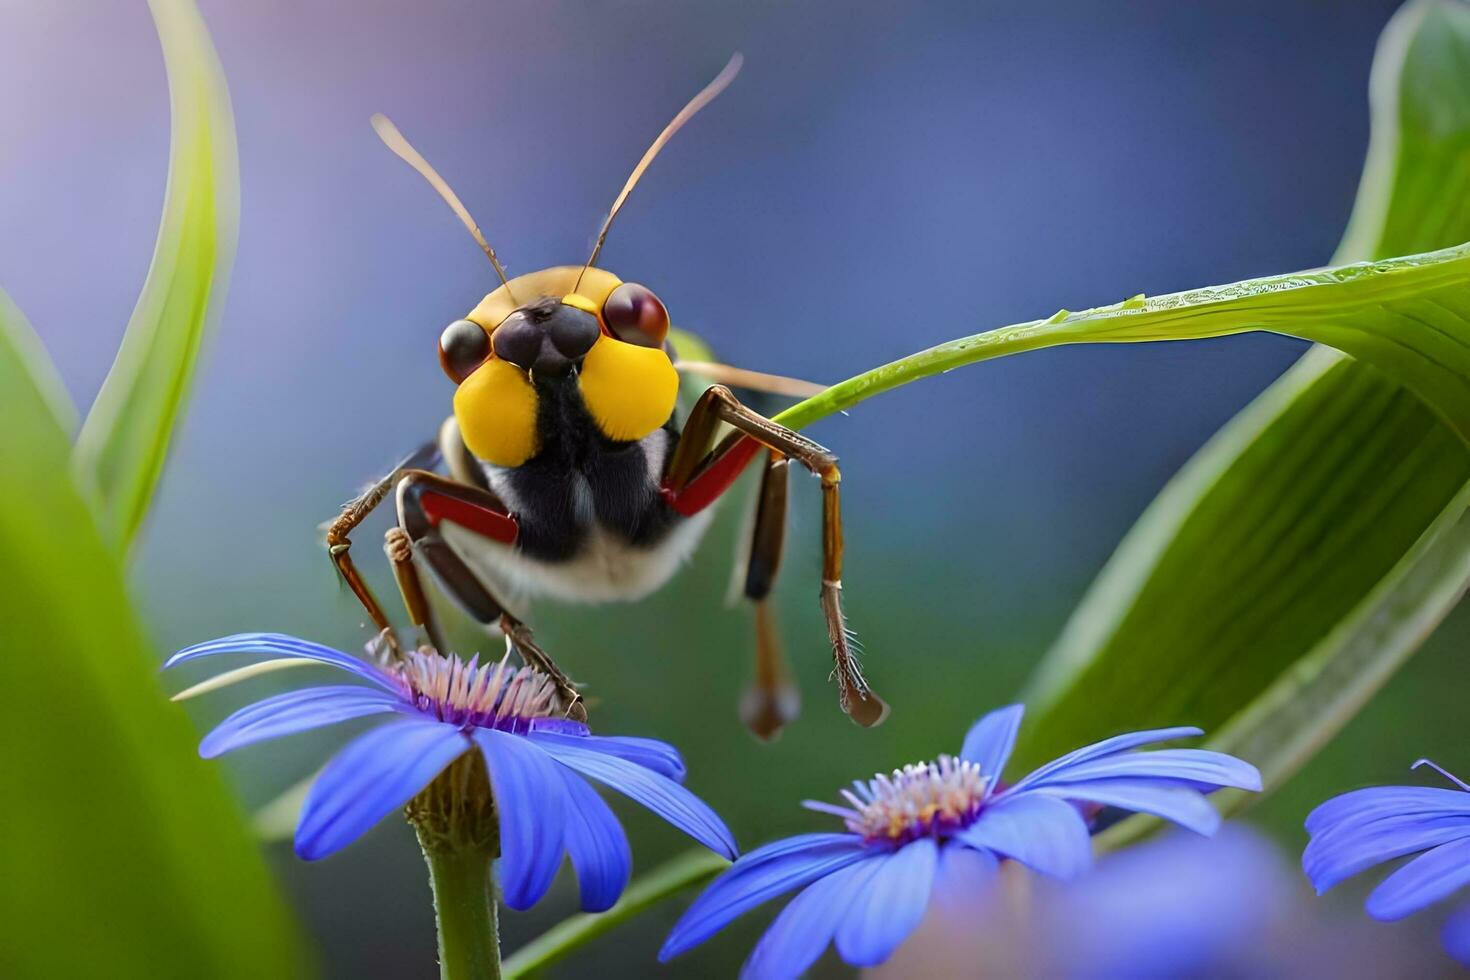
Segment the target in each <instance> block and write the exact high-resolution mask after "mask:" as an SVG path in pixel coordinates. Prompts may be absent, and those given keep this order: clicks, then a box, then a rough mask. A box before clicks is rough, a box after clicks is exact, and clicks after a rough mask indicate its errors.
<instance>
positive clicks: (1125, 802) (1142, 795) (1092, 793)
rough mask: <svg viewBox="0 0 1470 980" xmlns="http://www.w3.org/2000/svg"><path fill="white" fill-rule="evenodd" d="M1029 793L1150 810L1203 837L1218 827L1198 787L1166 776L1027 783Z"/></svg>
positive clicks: (1143, 811)
mask: <svg viewBox="0 0 1470 980" xmlns="http://www.w3.org/2000/svg"><path fill="white" fill-rule="evenodd" d="M1033 793H1039V794H1042V795H1044V796H1054V797H1057V798H1059V799H1063V800H1076V801H1079V802H1085V803H1100V804H1102V805H1103V806H1116V807H1121V808H1123V809H1125V810H1133V811H1136V812H1138V813H1152V814H1153V815H1154V816H1156V817H1163V818H1164V819H1165V820H1171V821H1173V822H1174V823H1177V824H1178V825H1179V826H1181V827H1184V828H1185V829H1187V830H1192V831H1194V832H1195V833H1197V834H1203V835H1204V836H1206V837H1209V836H1210V835H1212V834H1213V833H1214V832H1215V831H1217V830H1219V829H1220V814H1219V813H1217V812H1216V811H1215V808H1214V807H1213V806H1211V805H1210V801H1209V800H1206V799H1205V798H1204V797H1203V796H1202V795H1200V793H1199V791H1198V790H1196V789H1194V788H1192V787H1189V786H1181V785H1179V784H1177V783H1173V782H1171V781H1169V780H1167V779H1160V780H1153V779H1094V780H1089V781H1087V782H1081V783H1057V784H1055V785H1050V786H1031V787H1028V788H1027V789H1026V790H1025V791H1024V794H1025V795H1027V796H1029V795H1031V794H1033ZM1005 798H1007V797H1002V799H1005Z"/></svg>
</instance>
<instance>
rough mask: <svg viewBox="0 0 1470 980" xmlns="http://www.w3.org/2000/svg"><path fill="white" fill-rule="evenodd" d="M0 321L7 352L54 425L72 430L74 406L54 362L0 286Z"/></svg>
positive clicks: (74, 420)
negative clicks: (23, 372) (45, 405)
mask: <svg viewBox="0 0 1470 980" xmlns="http://www.w3.org/2000/svg"><path fill="white" fill-rule="evenodd" d="M0 324H3V326H0V330H3V331H4V332H5V343H6V350H7V355H8V356H10V357H12V358H14V359H15V363H16V365H17V368H18V369H20V370H23V371H25V373H26V375H27V376H28V377H29V378H30V380H31V384H32V385H33V386H34V387H35V389H36V391H37V393H38V394H39V395H40V396H41V399H42V400H43V401H44V402H45V403H46V404H47V405H48V406H50V409H51V417H52V418H53V419H55V420H56V424H57V426H58V427H59V428H61V430H62V431H64V432H71V431H72V430H74V429H75V428H76V425H77V409H76V406H75V405H73V404H72V401H71V396H70V395H68V394H67V393H66V386H65V385H63V384H62V383H61V376H60V375H59V374H57V373H56V364H55V362H53V361H52V360H51V356H50V355H49V354H47V353H46V348H45V347H44V346H43V345H42V344H41V338H40V337H38V336H36V332H35V330H33V329H32V328H31V324H30V321H29V320H27V319H26V318H25V314H23V313H22V312H21V311H20V307H18V306H16V305H15V303H13V302H11V299H10V297H9V296H8V295H6V293H5V291H4V290H3V289H0Z"/></svg>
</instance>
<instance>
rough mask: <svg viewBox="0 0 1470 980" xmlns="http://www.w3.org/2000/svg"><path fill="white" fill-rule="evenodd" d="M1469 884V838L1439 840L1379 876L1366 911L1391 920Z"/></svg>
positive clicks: (1411, 912) (1410, 912)
mask: <svg viewBox="0 0 1470 980" xmlns="http://www.w3.org/2000/svg"><path fill="white" fill-rule="evenodd" d="M1467 884H1470V840H1457V841H1452V842H1450V843H1448V844H1441V845H1440V846H1438V847H1436V848H1435V849H1434V850H1432V851H1430V852H1429V853H1427V854H1421V855H1419V856H1418V857H1416V858H1415V859H1414V860H1412V861H1410V862H1409V863H1408V864H1406V865H1404V866H1403V867H1402V868H1399V869H1398V870H1397V871H1395V872H1394V873H1393V874H1391V875H1389V876H1388V877H1387V878H1385V879H1384V880H1383V884H1381V885H1379V886H1378V887H1377V888H1375V889H1373V893H1372V894H1371V895H1369V896H1368V905H1367V908H1368V914H1369V915H1371V916H1373V918H1375V919H1381V920H1383V921H1385V922H1392V921H1393V920H1394V919H1402V918H1403V917H1404V916H1406V915H1411V914H1413V913H1415V912H1417V911H1419V910H1420V909H1422V908H1425V907H1427V906H1430V905H1433V904H1434V903H1435V902H1437V901H1439V900H1440V899H1442V898H1447V897H1449V896H1450V895H1452V894H1453V893H1455V892H1456V891H1458V890H1459V889H1460V888H1462V887H1463V886H1465V885H1467Z"/></svg>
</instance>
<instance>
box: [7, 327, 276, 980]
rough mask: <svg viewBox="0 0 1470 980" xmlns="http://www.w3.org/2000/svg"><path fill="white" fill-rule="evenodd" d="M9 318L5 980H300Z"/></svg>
mask: <svg viewBox="0 0 1470 980" xmlns="http://www.w3.org/2000/svg"><path fill="white" fill-rule="evenodd" d="M6 312H7V310H6V309H5V308H4V307H3V306H0V418H4V419H5V424H4V425H3V426H0V460H4V465H5V473H6V479H4V480H0V581H4V582H5V583H6V584H5V588H4V589H0V623H3V624H4V632H3V647H0V684H3V686H4V688H5V690H7V691H9V692H11V693H12V696H11V697H10V698H9V701H8V704H7V706H6V709H5V711H3V712H0V743H3V744H4V745H5V746H6V762H5V801H6V805H5V810H6V818H5V833H4V834H0V867H3V868H4V869H5V873H4V874H3V875H0V917H3V919H4V921H5V928H4V930H0V973H3V974H4V975H6V976H92V975H95V974H96V973H97V970H98V963H99V962H101V961H99V959H98V957H99V956H102V957H104V960H102V961H105V963H106V973H107V975H108V976H115V977H140V978H141V977H159V976H210V977H239V978H242V980H243V978H249V977H264V976H269V977H289V976H299V975H302V974H303V972H304V971H305V963H304V960H303V957H302V949H301V944H300V937H299V936H298V934H297V933H296V930H295V928H294V927H293V925H292V923H291V921H290V918H289V915H288V913H287V910H286V908H285V907H284V904H283V903H282V901H281V899H280V897H279V895H278V894H277V892H276V888H275V884H274V882H273V881H272V879H271V876H270V874H269V872H268V871H267V869H266V867H265V864H264V861H263V860H262V858H261V855H260V852H259V850H258V848H257V846H256V844H255V843H254V841H253V840H252V839H251V837H250V834H249V832H248V830H247V827H246V825H245V822H244V819H243V817H242V815H241V813H240V812H239V810H238V808H237V807H236V805H235V803H234V802H233V801H232V799H231V798H230V794H229V793H228V791H227V790H226V788H225V787H224V785H223V783H222V781H221V779H220V776H219V772H218V770H217V769H214V768H211V767H210V766H208V765H207V764H206V763H204V762H203V761H202V760H200V759H199V758H198V755H197V752H196V750H195V744H196V741H197V736H196V734H195V732H194V731H193V729H192V726H191V725H190V724H189V722H188V720H187V718H186V717H185V716H184V714H183V713H182V712H181V711H180V710H179V709H178V707H177V706H176V705H172V704H170V703H169V702H168V701H167V700H166V699H165V698H164V696H163V695H162V692H161V691H160V689H159V685H158V678H157V671H156V660H155V659H154V657H153V655H152V654H151V652H150V650H149V649H148V646H147V644H146V642H145V640H144V638H143V635H142V631H141V627H140V625H139V623H138V621H137V618H136V616H135V614H134V612H133V610H132V608H131V606H130V604H129V601H128V597H127V594H126V589H125V586H124V581H123V569H122V567H121V564H120V561H119V556H118V555H117V553H116V551H115V549H113V548H112V547H110V546H109V545H108V544H107V543H106V542H105V541H104V540H103V538H102V536H101V535H100V534H99V533H98V531H97V528H96V525H95V523H94V519H93V515H92V512H91V510H90V508H89V506H88V504H87V502H86V501H85V500H84V499H83V496H82V494H81V493H80V492H79V491H78V489H77V487H76V485H75V483H74V481H73V478H72V474H71V472H70V439H69V438H68V434H67V432H66V431H65V430H64V429H63V428H62V426H61V424H60V423H59V422H58V420H57V418H56V417H55V411H54V409H53V407H52V405H51V404H50V403H49V400H48V396H47V394H46V393H45V391H44V390H43V388H42V386H41V385H38V384H37V383H36V381H35V380H34V379H33V378H32V376H31V373H30V370H29V369H28V367H27V363H26V355H25V353H24V352H23V350H22V348H23V347H24V345H25V341H24V340H17V337H18V336H20V333H19V331H20V330H21V327H20V326H19V325H18V323H17V322H16V321H14V320H13V319H12V318H11V317H10V316H7V315H6Z"/></svg>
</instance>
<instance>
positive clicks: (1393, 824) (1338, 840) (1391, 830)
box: [1302, 813, 1470, 895]
mask: <svg viewBox="0 0 1470 980" xmlns="http://www.w3.org/2000/svg"><path fill="white" fill-rule="evenodd" d="M1318 826H1319V829H1318V830H1317V832H1316V833H1315V834H1314V835H1313V837H1312V840H1311V842H1310V843H1309V844H1307V848H1306V850H1305V851H1303V852H1302V870H1303V871H1304V872H1306V875H1307V877H1308V878H1309V879H1311V882H1312V886H1313V887H1314V888H1316V889H1317V894H1319V895H1320V894H1322V893H1323V892H1325V891H1327V890H1328V889H1329V888H1332V887H1333V886H1335V885H1337V884H1338V883H1339V882H1342V881H1345V880H1346V879H1348V878H1351V877H1352V876H1353V875H1355V874H1358V873H1359V872H1361V871H1366V870H1367V869H1368V868H1371V867H1373V866H1374V865H1376V864H1382V863H1383V862H1384V861H1391V860H1393V859H1394V858H1397V857H1403V856H1404V855H1405V854H1413V853H1414V852H1416V851H1423V850H1427V849H1428V848H1431V847H1437V846H1439V845H1440V844H1447V843H1449V842H1450V841H1454V840H1459V839H1461V838H1463V837H1470V814H1459V813H1452V814H1439V815H1434V814H1424V813H1387V814H1383V815H1379V816H1375V817H1373V818H1372V819H1367V820H1352V821H1344V822H1342V823H1338V824H1332V825H1328V826H1326V827H1322V825H1320V824H1319V825H1318Z"/></svg>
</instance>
